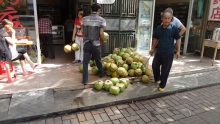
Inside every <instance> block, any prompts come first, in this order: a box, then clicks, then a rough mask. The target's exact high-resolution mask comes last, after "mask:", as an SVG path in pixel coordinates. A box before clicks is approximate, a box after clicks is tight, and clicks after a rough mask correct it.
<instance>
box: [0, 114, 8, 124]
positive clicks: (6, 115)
mask: <svg viewBox="0 0 220 124" xmlns="http://www.w3.org/2000/svg"><path fill="white" fill-rule="evenodd" d="M2 120H8V112H0V121H2ZM0 123H1V122H0Z"/></svg>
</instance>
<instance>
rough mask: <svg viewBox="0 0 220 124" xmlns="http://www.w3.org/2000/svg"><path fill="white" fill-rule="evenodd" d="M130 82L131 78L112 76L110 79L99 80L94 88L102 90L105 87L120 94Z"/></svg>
mask: <svg viewBox="0 0 220 124" xmlns="http://www.w3.org/2000/svg"><path fill="white" fill-rule="evenodd" d="M129 84H130V80H129V79H128V78H120V79H119V78H111V79H109V80H105V81H101V80H98V81H96V82H95V83H94V84H93V88H94V89H96V90H98V91H100V90H102V89H105V91H107V92H109V93H110V94H113V95H118V94H119V93H121V92H123V91H124V90H125V89H126V88H127V87H128V86H129Z"/></svg>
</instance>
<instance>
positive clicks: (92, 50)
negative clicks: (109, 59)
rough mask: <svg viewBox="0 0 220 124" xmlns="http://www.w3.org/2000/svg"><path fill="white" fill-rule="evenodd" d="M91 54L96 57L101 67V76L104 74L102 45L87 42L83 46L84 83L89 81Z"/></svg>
mask: <svg viewBox="0 0 220 124" xmlns="http://www.w3.org/2000/svg"><path fill="white" fill-rule="evenodd" d="M91 56H93V58H94V59H95V62H96V65H97V67H98V69H99V76H100V77H102V76H103V75H104V72H103V66H102V61H101V46H94V45H93V44H92V42H90V41H89V42H86V43H85V44H84V46H83V77H82V78H83V83H84V84H86V83H88V64H89V61H90V59H91Z"/></svg>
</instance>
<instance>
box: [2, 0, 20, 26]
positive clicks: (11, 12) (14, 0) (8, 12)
mask: <svg viewBox="0 0 220 124" xmlns="http://www.w3.org/2000/svg"><path fill="white" fill-rule="evenodd" d="M2 2H6V4H9V5H10V7H9V6H8V7H6V8H5V9H4V11H3V12H1V13H0V22H1V21H2V20H3V19H8V20H10V21H12V22H13V24H14V28H18V27H20V26H21V23H20V22H19V21H18V20H17V19H19V16H17V15H16V14H17V12H18V11H16V10H15V9H14V8H13V6H15V5H18V4H19V0H10V1H9V0H0V4H1V3H2ZM11 6H12V7H11Z"/></svg>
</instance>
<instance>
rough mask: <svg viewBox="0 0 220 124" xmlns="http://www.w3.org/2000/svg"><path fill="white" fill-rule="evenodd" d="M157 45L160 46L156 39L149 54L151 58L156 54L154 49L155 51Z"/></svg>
mask: <svg viewBox="0 0 220 124" xmlns="http://www.w3.org/2000/svg"><path fill="white" fill-rule="evenodd" d="M157 44H158V39H156V38H154V41H153V45H152V47H151V50H150V52H149V54H150V55H151V56H152V55H153V54H154V49H155V47H156V46H157Z"/></svg>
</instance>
